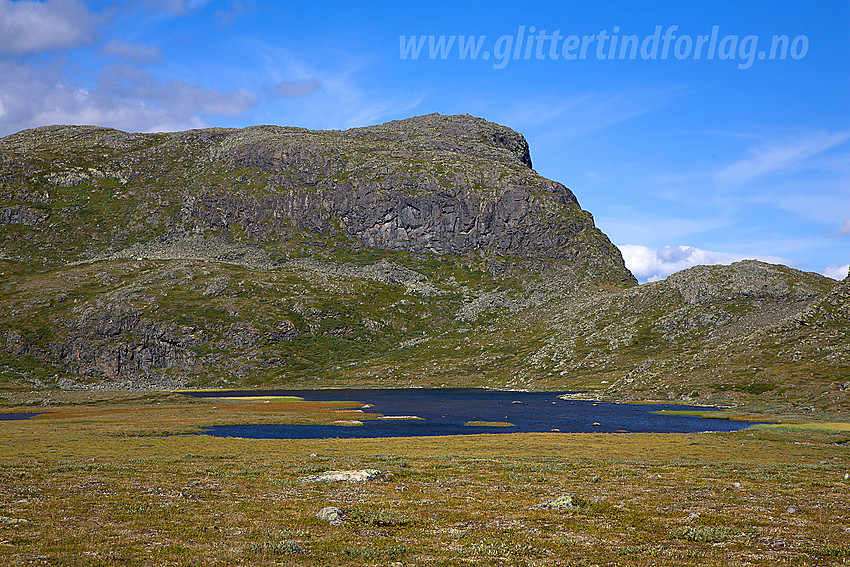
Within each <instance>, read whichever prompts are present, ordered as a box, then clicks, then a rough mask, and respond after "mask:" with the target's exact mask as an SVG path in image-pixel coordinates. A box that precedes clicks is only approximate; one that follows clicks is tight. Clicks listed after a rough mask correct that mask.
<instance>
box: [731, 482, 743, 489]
mask: <svg viewBox="0 0 850 567" xmlns="http://www.w3.org/2000/svg"><path fill="white" fill-rule="evenodd" d="M732 486H734V487H735V488H741V483H740V482H736V483H735V484H733V485H732Z"/></svg>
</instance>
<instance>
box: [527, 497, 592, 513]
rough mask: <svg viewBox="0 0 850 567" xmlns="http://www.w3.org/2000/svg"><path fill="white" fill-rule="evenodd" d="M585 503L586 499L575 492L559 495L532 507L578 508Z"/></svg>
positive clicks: (563, 509)
mask: <svg viewBox="0 0 850 567" xmlns="http://www.w3.org/2000/svg"><path fill="white" fill-rule="evenodd" d="M583 504H584V500H582V499H581V498H579V497H577V496H576V495H574V494H564V495H563V496H559V497H557V498H555V499H554V500H550V501H548V502H543V503H541V504H535V505H534V506H532V508H537V509H542V510H559V511H565V510H577V509H579V508H580V507H581V506H582V505H583Z"/></svg>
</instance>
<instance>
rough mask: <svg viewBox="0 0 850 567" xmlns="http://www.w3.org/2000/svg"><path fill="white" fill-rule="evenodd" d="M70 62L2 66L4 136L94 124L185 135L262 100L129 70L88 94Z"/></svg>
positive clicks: (109, 76) (104, 75)
mask: <svg viewBox="0 0 850 567" xmlns="http://www.w3.org/2000/svg"><path fill="white" fill-rule="evenodd" d="M64 70H65V69H64V61H62V60H61V59H54V60H52V61H51V62H50V63H49V64H47V65H44V66H35V65H28V66H27V65H21V64H15V63H10V62H4V61H2V60H0V104H2V105H3V108H4V109H5V113H4V114H3V115H0V135H5V134H8V133H12V132H16V131H19V130H23V129H25V128H32V127H35V126H43V125H45V124H93V125H99V126H110V127H113V128H120V129H123V130H133V131H146V132H151V131H163V130H182V129H186V128H201V127H204V126H207V125H208V124H207V122H206V119H205V117H207V116H239V115H241V114H242V113H244V112H245V111H246V110H247V109H249V108H252V107H253V106H254V105H255V104H256V100H257V99H256V96H254V95H253V94H251V93H249V92H247V91H245V90H241V89H240V90H236V91H230V92H220V91H217V90H216V89H212V88H208V87H204V86H202V85H198V84H195V83H189V82H186V81H183V80H180V79H171V80H160V79H157V78H155V77H153V76H152V75H151V74H150V73H148V72H146V71H144V70H141V69H137V68H134V67H130V66H125V65H114V66H112V67H109V68H107V69H105V70H103V71H102V72H101V75H100V77H99V79H100V81H99V84H98V85H96V86H94V87H93V88H90V89H86V88H82V87H80V86H78V85H74V84H73V83H69V82H68V81H67V80H66V79H65V78H64Z"/></svg>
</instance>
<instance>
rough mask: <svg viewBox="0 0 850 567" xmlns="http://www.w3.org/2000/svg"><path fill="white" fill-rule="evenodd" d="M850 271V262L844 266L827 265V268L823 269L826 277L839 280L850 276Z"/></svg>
mask: <svg viewBox="0 0 850 567" xmlns="http://www.w3.org/2000/svg"><path fill="white" fill-rule="evenodd" d="M848 273H850V264H844V265H843V266H827V268H826V269H825V270H824V271H823V275H825V276H826V277H828V278H832V279H834V280H839V281H840V280H843V279H844V278H846V277H850V275H849V274H848Z"/></svg>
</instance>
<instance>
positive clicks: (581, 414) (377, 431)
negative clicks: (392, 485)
mask: <svg viewBox="0 0 850 567" xmlns="http://www.w3.org/2000/svg"><path fill="white" fill-rule="evenodd" d="M562 393H563V392H513V391H500V390H486V389H460V388H457V389H442V388H440V389H428V388H400V389H340V390H261V391H258V390H251V391H238V392H231V391H228V392H227V393H226V394H222V393H221V392H192V393H190V394H189V395H192V396H195V397H218V396H222V395H227V396H298V397H300V398H304V399H305V400H308V401H356V402H359V403H362V404H364V405H366V404H371V406H372V407H370V408H367V409H364V411H365V412H367V413H378V414H383V415H384V416H387V417H393V416H397V417H399V416H416V417H418V418H420V419H369V420H363V425H362V426H343V425H221V426H215V427H208V428H205V429H204V431H205V434H207V435H213V436H216V437H245V438H251V439H326V438H337V437H338V438H365V437H418V436H434V435H470V434H481V433H487V434H491V433H528V432H549V431H552V430H553V429H558V430H559V431H561V432H562V433H625V432H628V433H697V432H703V431H737V430H740V429H744V428H746V427H748V426H750V425H752V424H751V423H742V422H736V421H730V420H726V419H705V418H702V417H699V416H688V415H658V414H656V413H653V412H657V411H659V410H700V411H711V410H712V409H713V408H708V407H697V406H683V405H668V404H664V405H657V404H652V405H633V404H614V403H608V402H593V401H579V400H562V399H560V398H558V396H559V395H560V394H562ZM476 421H478V422H503V423H510V424H513V425H512V426H511V427H492V426H486V427H475V426H467V425H465V424H467V423H468V422H476Z"/></svg>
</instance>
